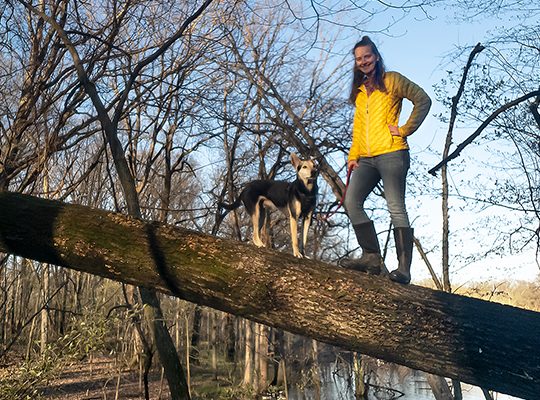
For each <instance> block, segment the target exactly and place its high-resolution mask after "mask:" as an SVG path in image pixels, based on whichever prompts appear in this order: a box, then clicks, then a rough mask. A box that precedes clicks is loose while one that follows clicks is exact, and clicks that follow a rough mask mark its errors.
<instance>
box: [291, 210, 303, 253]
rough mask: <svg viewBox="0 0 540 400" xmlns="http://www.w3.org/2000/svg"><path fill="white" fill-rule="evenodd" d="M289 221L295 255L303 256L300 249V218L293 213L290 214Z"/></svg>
mask: <svg viewBox="0 0 540 400" xmlns="http://www.w3.org/2000/svg"><path fill="white" fill-rule="evenodd" d="M289 221H290V223H291V239H292V247H293V254H294V256H295V257H298V258H303V256H302V253H300V250H299V249H298V220H297V219H296V218H295V217H293V216H292V213H290V215H289Z"/></svg>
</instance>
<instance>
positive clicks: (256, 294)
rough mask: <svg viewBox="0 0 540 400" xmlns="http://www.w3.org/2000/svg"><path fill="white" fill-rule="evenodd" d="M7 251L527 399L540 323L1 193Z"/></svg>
mask: <svg viewBox="0 0 540 400" xmlns="http://www.w3.org/2000/svg"><path fill="white" fill-rule="evenodd" d="M0 251H2V252H6V253H12V254H17V255H19V256H22V257H26V258H30V259H34V260H37V261H40V262H47V263H51V264H56V265H59V266H63V267H66V268H72V269H76V270H79V271H85V272H88V273H91V274H96V275H100V276H103V277H107V278H110V279H114V280H117V281H121V282H125V283H129V284H134V285H138V286H146V287H149V288H150V287H151V288H155V289H156V290H158V291H161V292H163V293H166V294H169V295H174V296H177V297H180V298H182V299H184V300H187V301H190V302H194V303H197V304H201V305H205V306H208V307H211V308H214V309H218V310H222V311H225V312H228V313H231V314H235V315H238V316H241V317H244V318H248V319H250V320H252V321H255V322H258V323H262V324H265V325H269V326H274V327H280V328H282V329H285V330H287V331H289V332H292V333H296V334H300V335H303V336H305V337H309V338H312V339H316V340H319V341H322V342H326V343H329V344H332V345H335V346H339V347H343V348H346V349H348V350H351V351H356V352H358V353H361V354H367V355H370V356H372V357H376V358H379V359H383V360H386V361H389V362H394V363H396V364H401V365H406V366H408V367H410V368H413V369H418V370H423V371H425V372H428V373H432V374H436V375H440V376H446V377H449V378H454V379H460V380H462V381H463V382H467V383H469V384H472V385H477V386H480V387H483V388H485V389H489V390H494V391H497V392H500V393H506V394H510V395H513V396H516V397H521V398H525V399H532V398H536V397H537V394H538V393H540V351H539V349H538V343H539V342H540V313H537V312H533V311H529V310H524V309H519V308H515V307H510V306H506V305H502V304H497V303H491V302H487V301H483V300H479V299H473V298H468V297H464V296H459V295H455V294H450V293H445V292H441V291H435V290H431V289H428V288H424V287H420V286H415V285H406V286H405V285H400V284H397V283H394V282H391V281H388V280H386V279H383V278H380V277H377V276H370V275H365V274H361V273H357V272H355V271H348V270H343V269H340V268H338V267H335V266H331V265H327V264H324V263H322V262H318V261H315V260H308V259H298V258H295V257H293V256H292V255H290V254H284V253H279V252H276V251H272V250H269V249H265V248H260V249H259V248H256V247H254V246H252V245H249V244H246V243H241V242H236V241H232V240H224V239H219V238H216V237H214V236H210V235H205V234H202V233H198V232H194V231H190V230H186V229H182V228H175V227H172V226H167V225H160V224H155V223H151V222H145V221H142V220H140V219H137V218H134V217H130V216H126V215H122V214H116V213H112V212H108V211H104V210H97V209H92V208H89V207H83V206H77V205H69V204H64V203H61V202H56V201H50V200H43V199H38V198H34V197H31V196H26V195H21V194H14V193H7V192H4V193H0Z"/></svg>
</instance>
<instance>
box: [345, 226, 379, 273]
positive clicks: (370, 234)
mask: <svg viewBox="0 0 540 400" xmlns="http://www.w3.org/2000/svg"><path fill="white" fill-rule="evenodd" d="M353 228H354V233H355V234H356V239H357V240H358V244H359V245H360V247H361V248H362V257H360V258H359V259H357V260H351V259H343V260H341V261H340V262H339V265H340V266H341V267H343V268H347V269H354V270H357V271H362V272H367V273H369V274H372V275H379V274H380V273H381V267H383V266H384V263H383V260H382V257H381V250H380V248H379V240H378V239H377V233H376V232H375V227H374V226H373V222H372V221H370V222H366V223H364V224H358V225H353ZM384 270H385V271H386V268H384Z"/></svg>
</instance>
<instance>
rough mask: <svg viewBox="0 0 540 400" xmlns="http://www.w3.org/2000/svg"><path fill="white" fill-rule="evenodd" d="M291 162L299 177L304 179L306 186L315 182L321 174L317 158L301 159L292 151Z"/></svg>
mask: <svg viewBox="0 0 540 400" xmlns="http://www.w3.org/2000/svg"><path fill="white" fill-rule="evenodd" d="M291 163H292V165H293V167H294V169H296V174H297V176H298V179H300V180H301V181H303V182H304V184H305V185H306V186H311V185H313V184H315V182H316V181H317V176H318V175H319V170H318V165H317V163H316V162H315V159H313V158H312V159H311V160H301V159H300V158H298V156H297V155H296V154H295V153H291Z"/></svg>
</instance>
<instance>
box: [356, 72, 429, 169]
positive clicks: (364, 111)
mask: <svg viewBox="0 0 540 400" xmlns="http://www.w3.org/2000/svg"><path fill="white" fill-rule="evenodd" d="M384 83H385V85H386V93H383V92H381V91H379V90H374V91H373V92H372V93H371V95H370V96H369V97H368V95H367V92H366V88H365V86H364V85H362V86H361V87H360V91H359V92H358V96H356V111H355V113H354V123H353V141H352V146H351V149H350V151H349V157H348V160H347V161H351V160H357V159H358V158H359V157H373V156H377V155H380V154H385V153H390V152H392V151H397V150H405V149H408V148H409V146H408V145H407V139H406V137H407V136H409V135H410V134H412V133H413V132H414V131H416V130H417V129H418V127H419V126H420V124H421V123H422V121H424V119H425V118H426V116H427V114H428V112H429V108H430V107H431V99H430V98H429V96H428V95H427V94H426V92H424V90H422V88H421V87H420V86H418V85H416V84H415V83H413V82H411V81H410V80H408V79H407V78H405V77H404V76H403V75H400V74H398V73H397V72H386V73H385V76H384ZM404 98H405V99H408V100H410V101H411V102H412V103H413V105H414V107H413V110H412V111H411V115H410V117H409V119H408V121H407V123H406V124H405V125H403V126H400V127H399V132H400V134H401V137H397V136H392V134H391V133H390V129H389V128H388V125H394V126H398V121H399V114H400V112H401V105H402V101H403V99H404Z"/></svg>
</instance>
